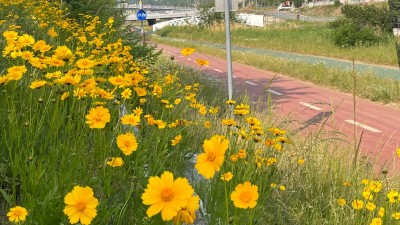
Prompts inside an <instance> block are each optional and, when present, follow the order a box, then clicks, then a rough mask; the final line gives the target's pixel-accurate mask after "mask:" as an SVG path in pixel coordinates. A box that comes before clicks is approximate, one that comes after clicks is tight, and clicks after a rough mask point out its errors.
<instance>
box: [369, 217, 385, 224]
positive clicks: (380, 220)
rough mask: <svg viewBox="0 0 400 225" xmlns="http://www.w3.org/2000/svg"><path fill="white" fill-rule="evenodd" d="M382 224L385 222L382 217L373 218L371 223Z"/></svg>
mask: <svg viewBox="0 0 400 225" xmlns="http://www.w3.org/2000/svg"><path fill="white" fill-rule="evenodd" d="M382 224H383V222H382V219H381V218H373V219H372V221H371V223H370V224H369V225H382Z"/></svg>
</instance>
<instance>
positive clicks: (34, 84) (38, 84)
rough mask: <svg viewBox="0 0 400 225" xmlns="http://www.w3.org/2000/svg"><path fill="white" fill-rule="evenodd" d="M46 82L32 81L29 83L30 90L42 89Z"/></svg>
mask: <svg viewBox="0 0 400 225" xmlns="http://www.w3.org/2000/svg"><path fill="white" fill-rule="evenodd" d="M46 83H47V81H44V80H37V81H33V82H32V83H31V85H30V86H29V88H30V89H37V88H40V87H43V86H44V85H46Z"/></svg>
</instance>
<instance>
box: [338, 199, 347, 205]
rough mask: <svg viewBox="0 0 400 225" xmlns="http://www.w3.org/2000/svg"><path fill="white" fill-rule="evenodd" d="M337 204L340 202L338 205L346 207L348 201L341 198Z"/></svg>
mask: <svg viewBox="0 0 400 225" xmlns="http://www.w3.org/2000/svg"><path fill="white" fill-rule="evenodd" d="M337 202H338V204H339V205H340V206H344V205H346V199H344V198H339V199H338V200H337Z"/></svg>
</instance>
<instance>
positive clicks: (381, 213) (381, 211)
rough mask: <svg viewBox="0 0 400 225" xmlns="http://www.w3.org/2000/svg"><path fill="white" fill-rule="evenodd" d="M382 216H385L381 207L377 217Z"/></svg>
mask: <svg viewBox="0 0 400 225" xmlns="http://www.w3.org/2000/svg"><path fill="white" fill-rule="evenodd" d="M384 215H385V208H383V207H381V208H379V211H378V216H379V217H383V216H384Z"/></svg>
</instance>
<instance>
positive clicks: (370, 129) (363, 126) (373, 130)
mask: <svg viewBox="0 0 400 225" xmlns="http://www.w3.org/2000/svg"><path fill="white" fill-rule="evenodd" d="M345 121H346V122H348V123H351V124H353V125H356V126H359V127H361V128H364V129H366V130H369V131H371V132H374V133H380V132H382V131H380V130H378V129H375V128H373V127H370V126H367V125H365V124H362V123H359V122H356V121H354V120H345Z"/></svg>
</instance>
